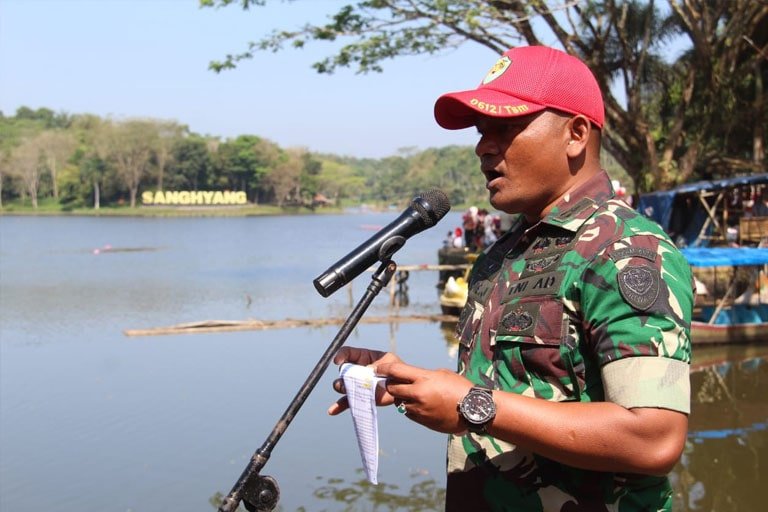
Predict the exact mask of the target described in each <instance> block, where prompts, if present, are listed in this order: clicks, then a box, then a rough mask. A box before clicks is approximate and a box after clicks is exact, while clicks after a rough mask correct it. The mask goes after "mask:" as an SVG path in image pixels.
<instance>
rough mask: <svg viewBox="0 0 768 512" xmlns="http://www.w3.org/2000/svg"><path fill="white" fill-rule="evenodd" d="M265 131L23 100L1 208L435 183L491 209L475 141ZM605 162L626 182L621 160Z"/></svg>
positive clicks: (456, 199) (403, 189) (334, 195)
mask: <svg viewBox="0 0 768 512" xmlns="http://www.w3.org/2000/svg"><path fill="white" fill-rule="evenodd" d="M268 137H269V135H268V134H265V135H263V136H262V135H240V136H238V137H235V138H231V139H223V138H221V137H217V136H211V135H200V134H197V133H192V132H191V131H190V130H189V129H188V127H186V126H185V125H183V124H180V123H178V122H176V121H168V120H159V119H121V120H115V119H111V118H102V117H99V116H95V115H91V114H68V113H57V112H54V111H53V110H52V109H49V108H38V109H36V110H33V109H30V108H27V107H22V108H19V109H18V110H17V111H16V113H15V115H13V116H5V115H3V114H2V113H0V197H1V198H2V206H3V207H5V208H8V207H14V206H25V205H31V206H32V207H33V208H37V207H38V205H39V204H41V203H45V204H46V205H53V206H54V209H55V208H56V207H60V208H62V209H65V210H66V209H72V208H99V207H102V206H114V205H126V206H129V207H136V206H140V205H141V204H142V198H149V197H154V196H156V195H157V191H170V192H172V191H207V192H215V191H221V192H224V191H227V192H238V193H239V195H238V197H241V198H243V197H244V200H245V201H247V202H249V203H256V204H265V205H267V204H268V205H275V206H296V205H301V206H309V207H314V206H317V205H319V204H334V205H344V204H361V203H374V204H392V203H403V202H407V201H408V200H410V198H412V197H413V196H414V195H415V194H417V193H419V192H422V191H425V190H428V189H431V188H439V189H441V190H443V191H445V192H446V193H447V194H448V195H449V197H450V199H451V203H452V204H454V205H466V204H477V205H479V206H487V191H486V190H485V180H484V178H483V176H482V174H481V173H480V171H479V166H478V162H477V157H476V156H475V154H474V150H473V148H472V147H460V146H447V147H442V148H429V149H407V150H401V151H400V153H399V154H397V155H392V156H389V157H386V158H380V159H370V158H354V157H350V156H340V155H333V154H326V153H313V152H310V151H308V150H306V149H304V148H282V147H280V146H278V145H277V144H275V143H274V142H272V141H270V140H269V138H268ZM605 165H606V167H607V168H608V170H609V173H610V174H611V175H612V176H613V177H614V178H616V179H619V180H621V181H622V184H628V182H629V180H628V179H627V178H626V175H625V174H624V172H623V170H622V169H621V168H619V167H618V166H617V165H616V164H615V163H614V162H612V161H606V162H605ZM148 193H149V194H148ZM243 193H244V194H243ZM219 196H221V194H220V195H219ZM200 197H202V195H200ZM211 197H213V196H212V195H211Z"/></svg>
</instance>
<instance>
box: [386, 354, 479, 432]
mask: <svg viewBox="0 0 768 512" xmlns="http://www.w3.org/2000/svg"><path fill="white" fill-rule="evenodd" d="M374 366H375V371H376V375H378V376H380V377H387V386H386V387H387V392H388V395H389V396H392V397H394V401H395V403H397V404H400V403H402V404H403V405H404V407H405V415H406V416H407V417H408V418H409V419H411V420H413V421H415V422H417V423H420V424H422V425H424V426H425V427H427V428H430V429H432V430H435V431H437V432H444V433H448V434H458V433H460V432H464V431H466V430H467V425H466V424H465V423H464V421H463V420H462V419H461V417H460V416H459V413H458V410H457V405H458V403H459V401H460V400H461V399H462V398H464V395H466V394H467V392H468V391H469V390H470V389H471V388H472V383H471V382H470V381H469V380H467V379H465V378H464V377H462V376H461V375H458V374H456V373H455V372H452V371H450V370H446V369H439V370H426V369H424V368H418V367H416V366H411V365H408V364H405V363H403V362H400V361H395V362H389V361H387V362H384V361H380V362H377V363H375V364H374Z"/></svg>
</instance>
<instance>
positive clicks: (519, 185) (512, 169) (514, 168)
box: [475, 110, 572, 221]
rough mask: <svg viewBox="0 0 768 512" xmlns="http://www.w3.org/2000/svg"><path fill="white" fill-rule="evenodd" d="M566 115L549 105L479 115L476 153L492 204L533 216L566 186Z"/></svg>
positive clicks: (567, 183)
mask: <svg viewBox="0 0 768 512" xmlns="http://www.w3.org/2000/svg"><path fill="white" fill-rule="evenodd" d="M569 120H570V118H569V117H567V116H565V115H560V114H558V113H555V112H551V111H546V110H545V111H543V112H539V113H536V114H532V115H529V116H521V117H512V118H504V119H501V118H491V117H485V116H482V117H479V118H478V120H477V121H476V123H475V126H476V127H477V130H478V132H479V133H480V141H479V142H478V143H477V146H476V147H475V153H477V156H478V157H480V169H481V170H482V172H483V174H484V175H485V179H486V188H488V191H489V193H490V201H491V204H492V205H493V207H494V208H496V209H497V210H501V211H504V212H507V213H522V214H525V216H526V217H527V218H528V220H529V221H535V220H538V219H539V218H541V217H542V216H543V214H544V213H546V211H548V210H549V208H550V207H551V206H552V205H553V204H554V203H555V202H557V201H558V200H559V199H560V197H562V195H563V194H565V192H566V191H567V190H568V189H569V188H570V185H571V178H572V176H571V173H570V172H569V162H568V157H567V155H566V147H567V145H568V142H569V141H570V132H569V127H568V124H569Z"/></svg>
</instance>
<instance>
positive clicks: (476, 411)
mask: <svg viewBox="0 0 768 512" xmlns="http://www.w3.org/2000/svg"><path fill="white" fill-rule="evenodd" d="M459 409H460V412H461V415H462V416H464V418H466V420H467V421H469V422H470V423H474V424H476V425H479V424H482V423H485V422H486V421H488V420H490V419H491V418H493V416H494V415H495V414H496V404H494V403H493V396H492V395H491V394H490V393H486V392H484V391H480V390H476V389H472V390H471V391H470V392H469V393H467V396H465V397H464V399H463V400H462V401H461V406H460V408H459Z"/></svg>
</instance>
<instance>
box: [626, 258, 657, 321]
mask: <svg viewBox="0 0 768 512" xmlns="http://www.w3.org/2000/svg"><path fill="white" fill-rule="evenodd" d="M618 280H619V290H620V291H621V295H622V297H624V300H626V301H627V302H628V303H629V304H630V305H631V306H632V307H634V308H635V309H638V310H640V311H645V310H646V309H648V308H649V307H651V306H652V305H653V303H654V302H656V298H657V297H658V296H659V280H660V277H659V271H658V270H657V269H655V268H652V267H648V266H634V265H632V266H630V265H628V266H626V267H625V268H624V269H622V270H621V271H620V272H619V275H618Z"/></svg>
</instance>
